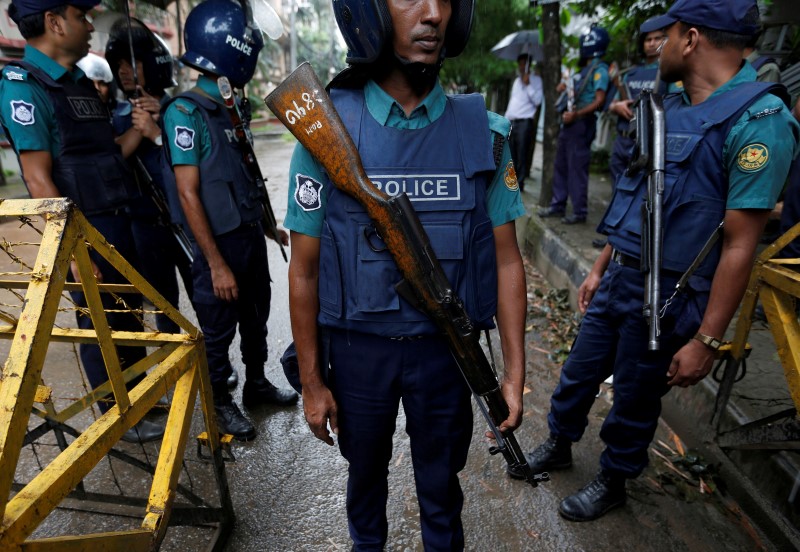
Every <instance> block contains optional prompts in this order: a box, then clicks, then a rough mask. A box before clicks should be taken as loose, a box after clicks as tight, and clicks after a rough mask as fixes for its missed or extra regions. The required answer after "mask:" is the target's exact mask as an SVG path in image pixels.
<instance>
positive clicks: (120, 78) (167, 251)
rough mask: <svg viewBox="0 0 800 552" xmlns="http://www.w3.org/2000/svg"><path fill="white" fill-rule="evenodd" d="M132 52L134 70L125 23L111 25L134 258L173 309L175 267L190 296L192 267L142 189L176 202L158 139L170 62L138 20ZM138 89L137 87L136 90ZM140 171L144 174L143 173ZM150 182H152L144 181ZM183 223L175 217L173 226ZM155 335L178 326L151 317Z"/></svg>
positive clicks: (116, 119)
mask: <svg viewBox="0 0 800 552" xmlns="http://www.w3.org/2000/svg"><path fill="white" fill-rule="evenodd" d="M130 34H131V36H132V37H133V54H134V59H135V60H136V65H137V71H136V77H137V78H136V79H134V71H133V67H132V65H131V43H130V40H129V35H128V23H127V21H126V20H125V19H124V18H120V19H119V20H118V21H117V22H116V23H114V25H112V27H111V31H110V33H109V39H108V42H107V43H106V59H107V60H108V63H109V64H110V66H111V68H112V70H113V72H114V79H115V80H116V82H117V86H118V87H119V89H120V90H122V91H123V92H124V93H125V95H126V96H127V97H128V98H129V101H122V102H119V103H118V104H117V106H116V108H115V110H114V113H113V118H112V124H113V126H114V132H115V133H116V134H117V136H120V137H121V140H120V141H121V143H122V144H123V154H124V155H125V156H126V157H127V158H128V159H129V162H130V163H131V164H132V168H133V173H134V175H135V176H136V178H137V181H138V183H139V188H140V192H141V195H140V196H139V197H138V198H135V199H134V200H132V201H131V203H130V207H129V209H130V213H131V219H132V222H133V237H134V240H135V242H136V250H137V253H138V256H139V263H140V264H139V270H140V271H141V272H142V275H143V276H144V277H145V278H146V279H147V281H148V282H150V283H151V284H152V285H153V287H155V288H156V290H158V292H159V293H160V294H161V295H163V296H164V298H165V299H167V300H168V301H169V302H170V303H171V304H173V305H178V295H179V293H178V280H177V277H176V275H175V269H176V268H177V269H178V270H179V272H180V274H181V276H182V278H183V282H184V285H185V288H186V291H187V293H188V294H189V297H191V292H192V276H191V266H190V262H189V260H188V258H187V257H186V254H185V253H183V251H182V250H181V248H180V245H179V244H178V241H177V240H176V238H175V236H174V235H173V234H172V232H171V231H170V229H169V227H167V226H165V224H164V223H165V222H166V223H168V222H169V221H164V220H161V214H160V211H159V210H158V208H157V207H156V205H155V203H153V200H152V194H151V192H149V191H148V189H147V187H149V186H156V187H157V188H158V189H160V191H161V192H162V194H164V196H165V197H173V198H176V199H177V191H176V187H175V177H174V175H173V174H172V169H171V167H169V166H168V165H167V164H166V161H165V159H164V151H163V147H162V145H163V139H162V136H161V127H160V126H159V123H160V120H161V114H160V111H161V107H162V105H165V104H166V102H167V101H169V99H170V96H169V94H168V93H167V92H166V89H167V88H171V87H173V86H176V85H177V83H176V82H175V79H174V78H173V61H172V54H170V52H169V50H168V49H167V47H166V46H165V45H164V44H163V42H162V41H161V40H159V38H158V37H157V36H156V35H155V34H153V32H152V31H151V30H150V29H148V28H147V27H146V26H145V25H144V23H142V22H141V21H139V20H137V19H133V20H132V27H131V33H130ZM137 86H138V88H137ZM142 169H144V170H142ZM148 178H149V179H150V180H151V182H152V184H151V183H148V182H144V180H146V179H148ZM181 220H182V219H180V218H177V217H176V220H175V222H180V221H181ZM156 327H157V328H158V330H159V331H162V332H168V333H178V332H179V331H180V330H179V328H178V325H177V324H176V323H175V322H173V321H172V320H170V319H169V317H167V316H166V315H164V314H163V313H159V314H156Z"/></svg>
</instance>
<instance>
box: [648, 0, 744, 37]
mask: <svg viewBox="0 0 800 552" xmlns="http://www.w3.org/2000/svg"><path fill="white" fill-rule="evenodd" d="M754 7H755V8H757V4H756V0H677V1H676V2H675V3H674V4H672V7H671V8H670V9H669V11H667V13H666V15H662V16H660V17H656V18H654V19H653V20H652V23H651V24H650V26H651V27H655V29H663V28H664V27H669V26H670V25H672V24H673V23H675V22H676V21H683V22H684V23H688V24H689V25H699V26H702V27H707V28H709V29H716V30H718V31H727V32H729V33H736V34H741V35H754V34H756V33H758V21H748V20H746V16H747V13H748V12H749V11H750V10H751V9H752V8H754Z"/></svg>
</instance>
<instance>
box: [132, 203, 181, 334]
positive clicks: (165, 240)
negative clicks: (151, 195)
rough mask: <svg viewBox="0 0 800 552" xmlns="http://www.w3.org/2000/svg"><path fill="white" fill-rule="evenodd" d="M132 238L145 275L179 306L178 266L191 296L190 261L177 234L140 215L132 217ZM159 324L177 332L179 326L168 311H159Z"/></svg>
mask: <svg viewBox="0 0 800 552" xmlns="http://www.w3.org/2000/svg"><path fill="white" fill-rule="evenodd" d="M132 228H133V239H134V242H135V244H136V253H137V255H138V257H139V266H138V267H137V268H138V270H139V271H141V273H142V276H144V278H145V279H146V280H147V281H148V282H150V284H151V285H152V286H153V287H154V288H156V291H158V293H160V294H161V295H162V296H163V297H164V299H166V300H167V301H169V302H170V304H171V305H172V306H173V307H175V308H178V299H179V298H178V294H179V292H178V278H177V276H176V274H175V269H176V268H177V269H178V271H179V272H180V275H181V278H182V279H183V284H184V287H185V288H186V293H187V294H188V295H189V298H190V299H191V297H192V273H191V264H190V263H189V259H188V258H187V257H186V254H185V253H184V252H183V250H181V248H180V246H179V245H178V242H177V240H176V238H175V236H174V235H173V234H172V232H171V231H170V229H169V228H166V227H165V226H163V225H162V224H160V223H159V222H158V220H157V219H155V218H151V217H137V216H134V217H133V219H132ZM156 328H158V331H160V332H167V333H178V332H179V331H180V328H179V327H178V325H177V324H176V323H175V322H173V321H172V320H170V319H169V318H168V317H167V316H166V315H165V314H157V315H156Z"/></svg>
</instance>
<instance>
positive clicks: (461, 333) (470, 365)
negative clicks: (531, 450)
mask: <svg viewBox="0 0 800 552" xmlns="http://www.w3.org/2000/svg"><path fill="white" fill-rule="evenodd" d="M264 101H265V102H266V104H267V106H268V107H269V108H270V109H271V110H272V112H273V113H275V115H277V117H278V119H280V120H281V122H283V124H284V125H286V128H288V129H289V131H290V132H291V133H292V134H294V135H295V137H296V138H297V139H298V140H299V141H300V143H301V144H303V146H305V148H306V149H307V150H308V151H309V152H310V153H311V155H313V156H314V158H316V159H317V160H318V161H319V162H320V163H321V164H322V166H323V167H324V168H325V171H326V172H327V173H328V176H329V177H330V179H331V180H332V181H333V183H334V184H335V185H336V187H337V188H338V189H339V190H341V191H343V192H344V193H346V194H348V195H350V196H352V197H353V198H354V199H356V200H357V201H358V202H359V203H360V204H361V205H362V206H363V207H364V209H365V210H366V212H367V214H368V215H369V217H370V218H371V219H372V221H373V224H374V225H375V229H376V230H377V232H378V234H379V235H380V236H381V237H382V238H383V240H384V242H385V243H386V246H387V248H388V250H389V253H391V255H392V258H393V259H394V261H395V263H396V264H397V267H398V268H399V270H400V272H401V274H402V275H403V278H404V280H403V281H402V282H400V283H399V284H397V285H396V289H397V291H398V293H399V294H400V295H401V296H402V297H404V298H405V299H406V300H410V301H411V303H412V304H413V305H414V306H415V307H416V308H418V309H419V310H421V311H422V312H424V313H425V314H426V315H427V316H428V317H430V319H431V320H432V321H433V322H434V323H435V324H436V325H437V327H438V328H439V329H440V330H441V331H442V333H443V334H444V335H445V337H446V339H447V341H448V344H449V346H450V351H451V352H452V354H453V357H454V358H455V361H456V363H457V364H458V367H459V369H460V370H461V373H462V375H463V376H464V378H465V379H466V381H467V384H468V385H469V387H470V389H471V390H472V392H473V394H474V395H475V397H476V399H477V401H478V405H479V406H480V408H481V411H482V412H483V414H484V416H485V417H486V420H487V422H488V423H489V426H490V428H491V429H492V431H493V432H494V434H495V437H496V438H497V444H496V446H495V447H492V449H490V452H491V453H492V454H496V453H502V454H503V456H504V457H505V460H506V462H508V464H509V466H511V467H512V468H513V469H516V470H518V471H520V472H522V473H524V476H525V480H526V481H527V482H528V483H530V484H531V485H533V486H534V487H535V486H536V485H537V484H538V483H539V482H542V481H547V480H549V475H547V474H546V473H542V474H534V473H533V472H532V471H531V469H530V467H529V466H528V463H527V461H526V459H525V456H524V455H523V453H522V450H521V449H520V447H519V444H518V443H517V440H516V438H515V437H514V435H513V433H512V432H511V431H508V432H506V433H501V432H500V431H499V430H498V428H497V424H500V423H501V422H503V421H504V420H505V419H506V418H507V417H508V414H509V410H508V405H507V404H506V402H505V400H504V399H503V395H502V393H501V391H500V385H499V383H498V381H497V376H496V375H495V373H494V371H493V370H492V367H491V366H490V365H489V362H488V360H487V359H486V355H485V354H484V352H483V349H482V348H481V345H480V342H479V339H480V332H479V331H478V330H477V329H476V328H475V327H474V326H473V325H472V322H471V321H470V319H469V317H468V316H467V313H466V311H465V309H464V305H463V303H462V302H461V299H460V298H459V297H458V296H457V295H456V294H455V292H454V291H453V288H452V286H451V285H450V282H448V281H447V276H446V275H445V273H444V270H443V269H442V267H441V265H440V264H439V261H438V260H437V259H436V256H435V255H434V252H433V248H432V247H431V244H430V241H429V240H428V236H427V234H426V233H425V229H424V228H423V227H422V224H421V223H420V221H419V218H418V217H417V214H416V211H414V208H413V207H412V205H411V201H410V200H409V199H408V197H407V196H406V195H405V194H402V195H400V196H397V197H392V198H390V197H389V196H388V195H387V194H385V193H384V192H382V191H380V190H378V189H377V188H376V187H375V186H374V185H373V184H372V183H371V182H370V180H369V178H368V177H367V174H366V173H365V172H364V168H363V166H362V165H361V158H360V157H359V155H358V150H357V149H356V147H355V145H354V144H353V141H352V139H351V138H350V135H349V134H348V133H347V130H346V129H345V127H344V124H343V123H342V121H341V119H340V118H339V114H338V113H337V112H336V110H335V109H334V107H333V104H332V103H331V100H330V98H329V97H328V95H327V93H326V92H325V88H324V86H323V85H322V83H320V81H319V79H318V78H317V76H316V74H315V73H314V70H313V69H312V68H311V66H310V65H309V64H308V63H304V64H302V65H301V66H300V67H298V68H297V69H296V70H295V71H294V72H293V73H292V74H291V75H289V77H287V79H286V80H285V81H283V83H281V84H280V86H278V87H277V88H276V89H275V90H274V91H273V92H272V93H271V94H270V95H269V96H267V98H265V100H264Z"/></svg>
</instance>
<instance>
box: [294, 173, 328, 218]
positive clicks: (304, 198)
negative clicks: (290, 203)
mask: <svg viewBox="0 0 800 552" xmlns="http://www.w3.org/2000/svg"><path fill="white" fill-rule="evenodd" d="M295 178H296V179H297V187H296V188H295V191H294V200H295V202H296V203H297V204H298V205H299V206H300V208H301V209H302V210H303V211H316V210H317V209H319V208H320V207H322V201H321V199H320V192H321V191H322V184H321V183H320V182H317V181H316V180H314V179H313V178H311V177H310V176H306V175H304V174H299V173H298V174H297V176H296V177H295Z"/></svg>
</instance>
